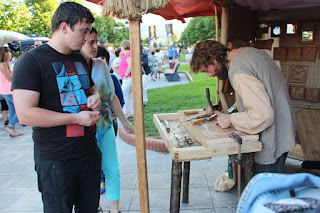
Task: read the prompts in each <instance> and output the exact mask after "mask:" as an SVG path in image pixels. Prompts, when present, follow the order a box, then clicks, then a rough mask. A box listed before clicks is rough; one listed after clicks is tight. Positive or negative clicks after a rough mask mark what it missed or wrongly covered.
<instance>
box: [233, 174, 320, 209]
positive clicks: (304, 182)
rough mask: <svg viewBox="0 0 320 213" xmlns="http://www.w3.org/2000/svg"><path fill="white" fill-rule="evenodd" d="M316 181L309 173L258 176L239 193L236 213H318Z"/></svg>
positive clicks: (319, 182)
mask: <svg viewBox="0 0 320 213" xmlns="http://www.w3.org/2000/svg"><path fill="white" fill-rule="evenodd" d="M319 209H320V178H319V177H317V176H315V175H312V174H309V173H298V174H290V175H287V174H276V173H261V174H257V175H256V176H254V177H253V178H252V179H251V180H250V181H249V183H248V185H247V186H246V187H245V189H244V190H243V192H242V194H241V197H240V200H239V202H238V207H237V213H251V212H252V213H274V212H277V213H287V212H288V213H289V212H290V213H298V212H299V213H320V211H319Z"/></svg>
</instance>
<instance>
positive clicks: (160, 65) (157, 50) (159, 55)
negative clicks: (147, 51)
mask: <svg viewBox="0 0 320 213" xmlns="http://www.w3.org/2000/svg"><path fill="white" fill-rule="evenodd" d="M155 56H156V57H157V60H158V73H159V79H160V73H161V71H162V65H163V63H164V60H163V56H162V54H161V53H160V50H159V49H156V53H155ZM156 77H157V76H156Z"/></svg>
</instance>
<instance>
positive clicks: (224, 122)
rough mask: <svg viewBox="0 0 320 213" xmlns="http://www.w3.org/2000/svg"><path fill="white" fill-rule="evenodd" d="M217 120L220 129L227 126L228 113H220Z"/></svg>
mask: <svg viewBox="0 0 320 213" xmlns="http://www.w3.org/2000/svg"><path fill="white" fill-rule="evenodd" d="M217 121H218V125H219V126H220V127H221V128H222V129H226V128H229V127H230V125H231V121H230V115H226V114H222V115H220V116H219V117H218V118H217Z"/></svg>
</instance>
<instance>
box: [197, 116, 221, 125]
mask: <svg viewBox="0 0 320 213" xmlns="http://www.w3.org/2000/svg"><path fill="white" fill-rule="evenodd" d="M217 116H218V115H217V114H214V115H211V116H210V117H209V118H201V119H198V120H193V121H191V123H192V124H193V125H195V124H199V123H202V122H204V121H212V120H214V119H215V118H216V117H217Z"/></svg>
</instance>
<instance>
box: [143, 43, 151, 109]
mask: <svg viewBox="0 0 320 213" xmlns="http://www.w3.org/2000/svg"><path fill="white" fill-rule="evenodd" d="M145 52H146V51H143V46H142V45H141V61H142V69H143V72H142V73H143V74H142V93H143V94H142V95H143V105H144V106H147V104H148V93H147V77H148V75H149V74H150V72H151V69H150V67H149V60H148V55H147V53H145Z"/></svg>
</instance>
